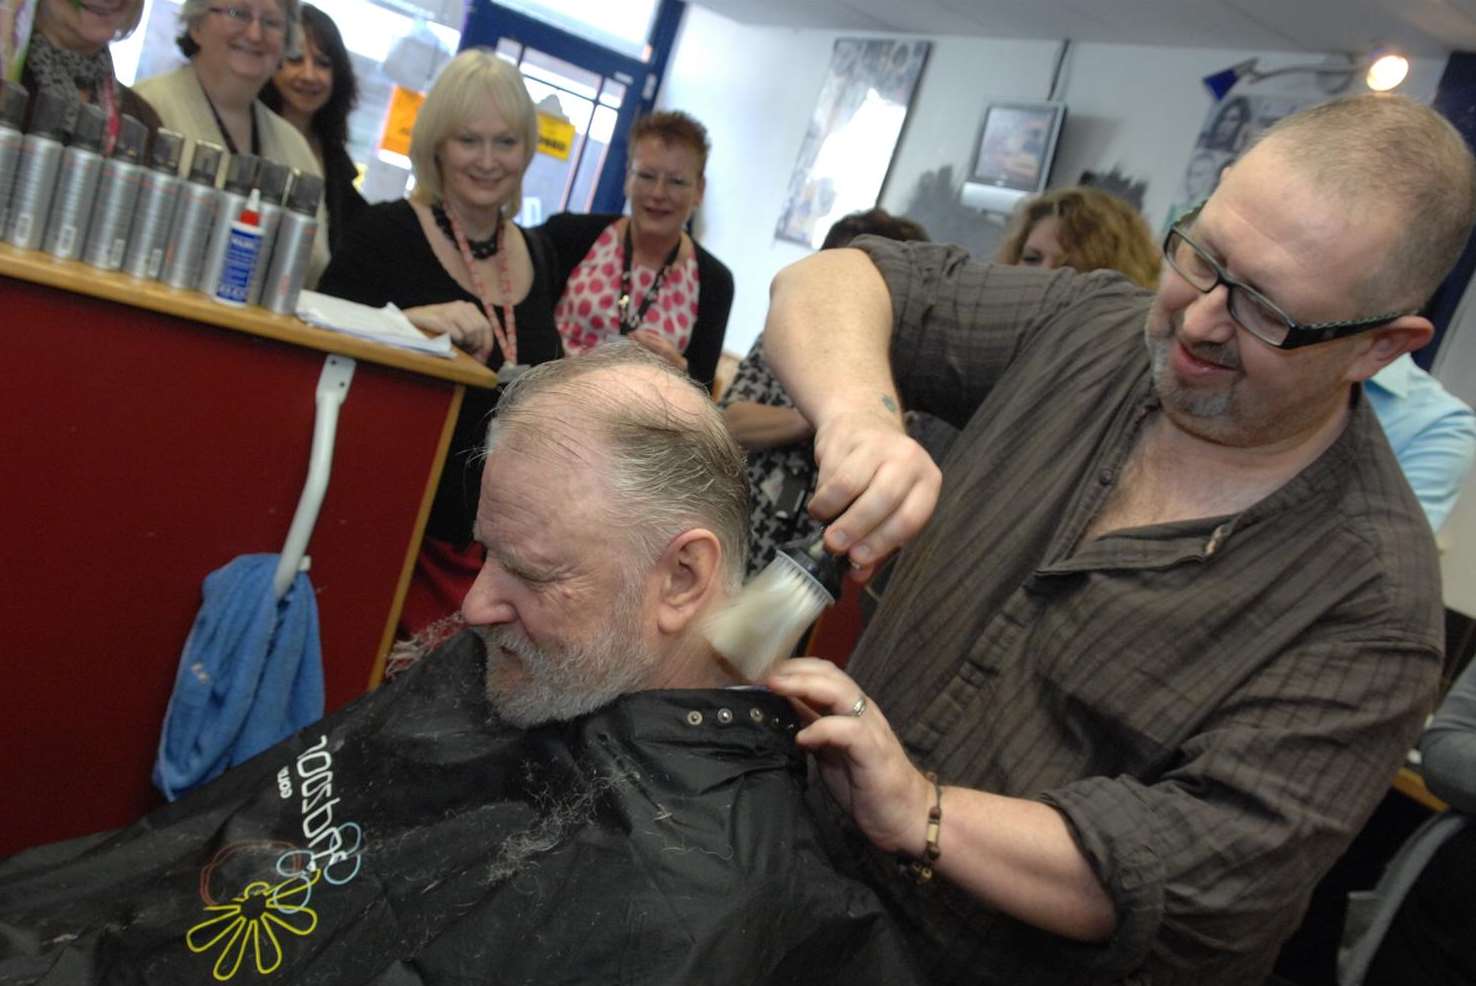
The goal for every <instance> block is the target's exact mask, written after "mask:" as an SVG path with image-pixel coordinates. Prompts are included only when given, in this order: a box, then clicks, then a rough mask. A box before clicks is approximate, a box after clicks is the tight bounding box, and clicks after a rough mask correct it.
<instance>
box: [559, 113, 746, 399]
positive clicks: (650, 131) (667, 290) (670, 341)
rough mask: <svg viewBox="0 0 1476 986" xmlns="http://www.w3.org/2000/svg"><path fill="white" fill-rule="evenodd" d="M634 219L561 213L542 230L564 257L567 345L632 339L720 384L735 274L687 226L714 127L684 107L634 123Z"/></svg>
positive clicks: (698, 199)
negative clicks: (709, 130) (720, 362)
mask: <svg viewBox="0 0 1476 986" xmlns="http://www.w3.org/2000/svg"><path fill="white" fill-rule="evenodd" d="M630 147H631V153H630V171H629V172H628V173H627V175H626V180H625V196H626V199H627V201H628V202H629V203H630V214H629V215H628V216H612V215H597V214H596V215H575V214H574V213H568V212H565V213H560V214H559V215H556V216H553V217H552V218H550V219H549V221H548V222H547V223H545V224H544V225H543V226H542V227H541V232H543V233H544V234H546V235H547V236H548V238H549V240H550V241H551V242H552V243H553V244H554V249H555V252H556V253H557V255H558V261H557V265H556V266H557V274H558V283H557V287H558V290H559V303H558V307H557V309H556V310H555V312H554V318H555V320H556V321H557V323H558V327H559V335H560V336H561V337H562V339H563V344H564V351H565V352H566V353H568V354H570V355H577V354H578V353H582V352H585V351H586V350H589V349H593V348H594V347H596V346H598V345H600V344H601V343H604V342H608V341H610V340H612V339H619V338H620V337H621V336H629V337H630V338H631V339H632V340H634V341H635V342H638V343H640V344H641V345H642V346H645V347H646V348H647V349H649V350H651V351H652V352H654V353H655V354H656V355H658V356H660V357H661V358H663V359H665V360H666V361H667V362H669V363H671V364H672V365H673V366H676V367H677V368H679V369H682V370H685V371H686V372H687V374H688V375H689V376H690V377H691V378H692V379H693V380H696V381H697V382H698V383H700V384H702V385H703V386H704V387H707V388H709V389H711V387H712V380H713V376H714V374H715V373H716V372H717V362H718V357H719V356H721V355H722V352H723V335H724V334H725V333H726V332H727V329H728V310H729V309H730V308H732V306H733V275H732V274H731V273H730V272H729V271H728V268H727V267H726V266H724V265H723V262H722V261H721V260H718V259H717V258H716V257H714V256H713V255H712V254H710V253H708V252H707V251H706V250H704V249H703V248H702V247H701V246H700V245H698V243H697V242H696V241H695V240H693V239H692V237H691V236H690V235H689V234H688V233H687V232H686V227H687V223H688V221H689V220H690V219H691V218H692V213H693V212H694V211H695V210H696V208H697V207H698V206H699V205H701V204H702V193H703V191H704V190H705V187H706V182H705V179H704V178H703V171H704V169H705V168H706V166H707V155H708V152H709V151H710V149H711V147H710V145H709V143H708V140H707V128H705V127H704V126H703V125H702V124H701V123H699V122H697V121H696V120H694V119H693V118H692V117H690V116H688V115H687V114H685V113H681V112H659V113H652V114H650V115H649V116H645V117H642V118H641V119H639V120H637V121H636V122H635V126H633V127H632V128H631V133H630Z"/></svg>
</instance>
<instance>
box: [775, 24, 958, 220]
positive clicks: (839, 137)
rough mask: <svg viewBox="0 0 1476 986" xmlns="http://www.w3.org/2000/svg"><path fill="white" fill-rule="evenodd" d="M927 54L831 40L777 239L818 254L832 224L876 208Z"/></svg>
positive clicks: (914, 46) (922, 49)
mask: <svg viewBox="0 0 1476 986" xmlns="http://www.w3.org/2000/svg"><path fill="white" fill-rule="evenodd" d="M931 49H932V44H931V42H927V41H911V40H908V41H886V40H880V39H875V38H841V39H840V40H838V41H836V43H835V48H834V49H833V50H832V52H831V56H830V67H829V70H828V71H827V72H826V75H825V81H824V83H823V84H822V85H821V87H820V98H819V99H818V100H817V101H816V104H815V110H814V112H813V113H811V114H810V125H809V127H808V129H807V130H806V131H805V139H804V141H803V143H801V144H800V152H799V160H797V161H796V162H795V165H794V172H793V173H792V174H791V175H790V179H789V188H788V192H787V194H786V196H785V203H784V210H783V212H782V213H781V214H780V216H779V222H778V224H777V225H776V226H775V228H774V236H775V238H777V239H781V240H788V241H790V242H791V243H803V244H805V245H807V246H811V247H816V248H818V247H819V246H820V244H821V243H822V242H824V240H825V234H826V233H828V232H829V231H830V227H831V225H832V224H834V223H835V221H836V220H837V219H840V218H841V217H842V216H845V215H847V214H848V213H852V212H856V211H858V210H863V209H870V208H872V207H873V206H875V205H876V203H877V199H878V198H879V197H880V196H881V191H882V186H883V185H884V184H885V182H886V178H887V171H888V170H889V169H890V168H891V166H892V155H893V153H894V152H895V151H896V149H897V139H898V138H899V137H900V136H901V134H902V124H903V122H904V121H905V120H906V119H907V111H908V109H909V108H910V107H911V105H912V97H913V94H914V93H915V92H916V90H917V82H918V79H919V78H920V77H921V75H922V70H923V65H924V64H925V63H926V62H927V60H928V52H929V51H930V50H931Z"/></svg>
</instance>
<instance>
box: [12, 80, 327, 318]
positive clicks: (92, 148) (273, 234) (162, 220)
mask: <svg viewBox="0 0 1476 986" xmlns="http://www.w3.org/2000/svg"><path fill="white" fill-rule="evenodd" d="M26 103H27V94H26V90H25V89H23V88H22V87H20V86H18V85H16V84H15V83H13V82H4V83H0V239H3V240H4V241H5V242H7V243H10V244H12V245H13V246H17V247H21V248H23V249H28V250H38V249H39V250H44V251H46V252H47V253H49V254H51V255H52V256H55V257H57V258H59V259H62V260H81V261H83V262H85V263H88V264H91V265H92V266H94V267H97V268H99V269H101V270H121V271H123V272H124V273H127V274H129V275H131V276H133V277H136V278H140V279H146V280H152V279H156V278H157V279H158V280H161V281H163V282H164V283H165V284H168V285H169V286H171V287H175V288H183V289H190V290H199V291H203V292H204V293H205V294H207V295H210V296H211V297H212V298H214V299H215V300H217V301H220V302H222V303H224V304H228V305H256V304H260V305H261V306H262V307H264V308H267V309H270V310H271V311H274V312H280V313H282V314H288V315H290V314H293V313H294V312H295V311H296V309H297V296H298V293H299V292H300V291H301V290H302V281H303V277H304V275H305V274H306V272H307V265H308V261H309V259H310V258H311V255H312V248H313V239H314V237H315V236H316V235H317V234H318V221H317V211H318V204H319V202H320V201H321V200H322V197H323V180H322V179H321V178H319V177H318V176H317V175H311V174H303V173H301V172H298V171H295V170H293V169H290V168H288V167H287V166H286V165H283V164H279V163H277V162H275V161H266V160H263V159H262V158H259V157H257V156H255V155H253V154H236V155H234V156H231V158H230V162H229V165H228V170H227V173H226V181H225V187H224V188H220V189H218V188H216V187H215V181H216V175H217V174H218V173H219V171H220V164H221V159H222V158H223V157H225V156H226V152H225V151H224V150H223V149H222V148H221V147H219V146H217V145H215V144H211V143H208V142H204V141H200V142H197V143H196V144H195V151H194V157H193V158H192V159H191V161H190V168H189V174H188V176H187V177H185V178H180V177H179V166H180V158H181V155H182V153H183V148H184V138H183V137H181V136H180V135H179V134H177V133H173V132H171V131H169V130H160V131H158V132H157V133H155V134H154V137H153V140H152V141H149V139H148V130H147V128H146V127H145V126H144V125H143V124H142V123H140V122H139V121H138V120H135V119H134V118H133V117H131V116H126V115H125V116H123V117H121V119H120V123H119V127H118V132H117V139H116V141H115V143H114V146H113V152H112V154H111V155H104V153H103V143H104V141H103V137H104V134H105V132H106V129H107V117H106V115H105V114H104V112H103V110H102V109H100V108H99V107H96V106H91V105H86V104H84V105H83V106H82V107H81V108H80V109H79V111H78V113H77V116H76V123H75V124H74V125H73V126H72V127H70V128H68V126H67V123H66V106H65V104H64V103H63V102H62V101H61V100H60V99H59V98H57V97H55V96H53V95H51V94H49V93H47V92H44V91H43V92H41V93H39V94H38V95H37V96H36V99H35V106H34V107H33V112H32V114H31V126H30V129H29V130H27V131H25V132H24V133H22V131H21V121H22V120H23V119H24V118H25V111H26ZM146 145H147V146H148V153H147V155H146V154H145V146H146Z"/></svg>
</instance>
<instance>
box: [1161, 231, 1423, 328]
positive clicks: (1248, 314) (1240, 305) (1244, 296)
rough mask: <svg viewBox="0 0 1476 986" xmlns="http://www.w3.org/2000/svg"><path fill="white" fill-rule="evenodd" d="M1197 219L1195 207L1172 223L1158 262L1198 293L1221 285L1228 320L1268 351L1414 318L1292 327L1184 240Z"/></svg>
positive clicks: (1389, 315) (1390, 316)
mask: <svg viewBox="0 0 1476 986" xmlns="http://www.w3.org/2000/svg"><path fill="white" fill-rule="evenodd" d="M1198 216H1199V209H1197V208H1196V209H1194V210H1193V211H1192V212H1190V213H1189V214H1188V215H1186V216H1184V217H1183V218H1182V219H1180V220H1179V221H1178V222H1176V223H1174V225H1173V228H1172V229H1170V230H1169V232H1168V235H1167V236H1166V237H1164V240H1163V256H1164V259H1165V260H1167V261H1168V263H1169V266H1170V267H1172V268H1173V269H1174V272H1175V273H1177V274H1178V275H1179V276H1180V277H1182V278H1183V279H1184V280H1186V281H1188V282H1189V283H1190V284H1191V285H1192V286H1193V287H1195V288H1196V289H1197V290H1199V291H1200V292H1201V293H1202V294H1209V293H1210V292H1211V291H1213V290H1214V289H1215V288H1217V287H1219V286H1220V285H1221V284H1223V285H1225V289H1226V291H1227V293H1228V298H1227V299H1226V307H1227V308H1228V309H1229V311H1230V317H1231V318H1232V319H1234V320H1235V323H1236V324H1237V325H1239V326H1240V327H1241V328H1243V329H1245V330H1246V331H1247V332H1249V333H1250V334H1251V335H1253V336H1255V337H1256V338H1257V339H1259V340H1261V341H1262V342H1264V343H1266V344H1267V345H1269V346H1275V347H1276V348H1277V349H1297V348H1299V347H1301V346H1311V345H1315V344H1317V343H1319V342H1329V341H1331V340H1333V339H1341V338H1343V337H1344V336H1350V335H1353V334H1354V333H1357V332H1363V331H1364V330H1366V329H1375V328H1378V327H1379V326H1381V325H1387V324H1388V323H1390V322H1392V321H1394V320H1395V319H1396V318H1402V317H1403V316H1405V315H1413V314H1414V312H1411V311H1403V312H1389V313H1387V314H1384V315H1375V316H1374V317H1372V318H1360V319H1354V320H1353V321H1350V322H1310V323H1307V322H1298V321H1297V320H1296V319H1294V318H1292V317H1291V316H1290V315H1288V314H1287V313H1286V312H1284V311H1282V310H1281V309H1280V308H1278V307H1277V306H1276V304H1275V303H1274V302H1272V301H1271V300H1270V299H1269V298H1267V297H1266V296H1265V295H1263V294H1261V293H1260V292H1259V291H1257V290H1256V289H1255V288H1253V287H1250V286H1249V285H1246V284H1242V283H1241V282H1239V281H1237V280H1235V278H1233V277H1231V276H1230V275H1229V274H1227V273H1225V268H1223V267H1221V266H1220V265H1219V263H1218V262H1216V260H1215V259H1214V258H1213V257H1211V256H1210V255H1209V254H1208V253H1207V252H1205V249H1204V248H1203V247H1201V246H1200V245H1199V244H1198V243H1195V242H1194V241H1193V240H1191V239H1190V238H1189V236H1188V234H1186V233H1185V232H1184V227H1186V226H1190V225H1192V224H1193V222H1194V220H1195V219H1196V218H1198Z"/></svg>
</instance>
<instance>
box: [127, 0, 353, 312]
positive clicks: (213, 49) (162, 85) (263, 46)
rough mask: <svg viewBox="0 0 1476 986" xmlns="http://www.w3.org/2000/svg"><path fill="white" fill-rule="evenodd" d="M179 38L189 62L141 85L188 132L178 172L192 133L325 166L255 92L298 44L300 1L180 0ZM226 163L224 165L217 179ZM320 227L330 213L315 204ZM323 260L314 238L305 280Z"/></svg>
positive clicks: (309, 167)
mask: <svg viewBox="0 0 1476 986" xmlns="http://www.w3.org/2000/svg"><path fill="white" fill-rule="evenodd" d="M179 22H180V27H181V28H182V30H181V33H180V35H179V37H178V38H177V39H176V43H177V44H178V45H179V50H180V51H182V52H184V54H185V56H186V57H187V58H189V60H190V61H189V64H187V65H185V66H184V67H182V68H179V69H176V70H174V71H173V72H167V73H165V74H164V75H156V76H154V77H153V78H152V79H145V80H143V81H142V82H140V83H139V84H138V92H139V95H141V96H143V97H144V98H145V99H147V100H148V101H149V103H150V105H152V106H153V107H154V109H156V110H158V112H159V118H160V119H161V120H162V121H163V123H164V126H165V127H167V128H169V129H170V130H174V131H176V132H178V133H181V134H183V135H184V136H185V138H186V141H185V143H186V148H185V154H184V155H183V156H182V158H181V160H180V171H181V173H184V172H186V171H188V169H189V163H190V159H191V157H193V154H194V144H195V141H197V140H204V141H209V142H211V143H213V144H219V145H221V146H222V147H224V148H226V150H228V151H230V152H231V153H232V154H242V153H246V154H255V155H257V156H258V157H262V158H266V159H267V160H269V161H278V162H280V163H282V164H285V165H288V166H290V167H293V168H296V169H297V170H298V171H302V172H304V173H307V174H314V175H319V176H321V175H322V174H323V168H322V166H321V165H319V164H318V159H317V158H316V157H314V156H313V151H312V148H311V147H309V146H308V142H307V140H306V139H305V138H304V137H303V136H302V134H301V133H299V132H298V131H297V128H296V127H294V126H292V124H290V123H288V122H287V121H286V120H284V119H282V118H281V117H280V116H278V115H277V114H276V113H273V112H272V111H271V110H269V109H268V108H267V107H266V106H265V105H264V104H263V103H262V102H261V101H260V100H259V99H258V98H257V97H259V96H260V95H261V90H262V87H263V86H265V85H266V84H267V81H268V80H269V79H271V77H272V74H273V73H274V72H276V71H277V67H278V66H279V65H281V63H282V55H283V53H284V52H287V51H295V50H296V47H297V37H296V34H297V31H296V28H297V0H185V2H184V4H183V6H181V7H180V11H179ZM225 173H226V169H225V167H224V166H222V168H221V172H220V180H221V181H224V180H225ZM318 223H319V225H320V228H321V227H323V226H326V223H327V213H326V212H325V210H324V209H323V207H322V206H319V208H318ZM327 266H328V237H327V236H326V235H325V236H317V237H315V238H314V240H313V259H312V262H311V263H310V264H309V265H308V274H307V285H308V286H309V287H311V286H312V285H314V284H316V283H317V281H318V275H319V274H321V273H322V272H323V268H325V267H327Z"/></svg>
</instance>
